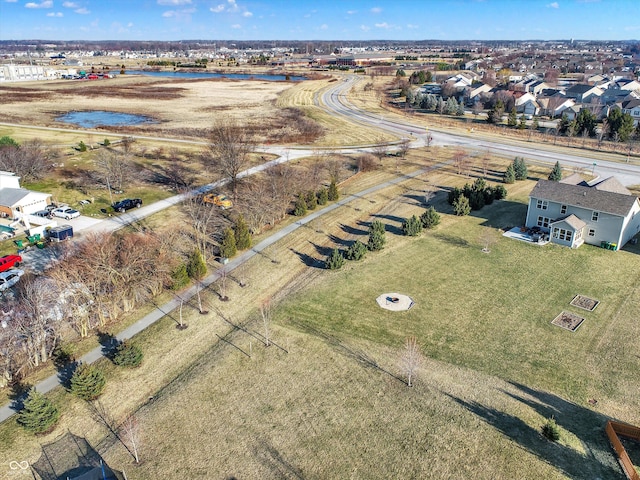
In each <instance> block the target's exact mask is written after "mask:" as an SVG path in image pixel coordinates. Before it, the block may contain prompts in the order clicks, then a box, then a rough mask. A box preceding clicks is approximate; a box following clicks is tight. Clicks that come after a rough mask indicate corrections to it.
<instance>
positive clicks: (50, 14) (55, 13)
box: [47, 12, 64, 18]
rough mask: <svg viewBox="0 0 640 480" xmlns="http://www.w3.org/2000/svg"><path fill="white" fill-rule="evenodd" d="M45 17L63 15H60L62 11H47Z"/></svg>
mask: <svg viewBox="0 0 640 480" xmlns="http://www.w3.org/2000/svg"><path fill="white" fill-rule="evenodd" d="M47 17H58V18H60V17H64V15H62V12H49V13H47Z"/></svg>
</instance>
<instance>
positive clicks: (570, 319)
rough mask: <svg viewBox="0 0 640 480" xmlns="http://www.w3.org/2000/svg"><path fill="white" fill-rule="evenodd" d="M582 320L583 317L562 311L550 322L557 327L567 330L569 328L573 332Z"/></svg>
mask: <svg viewBox="0 0 640 480" xmlns="http://www.w3.org/2000/svg"><path fill="white" fill-rule="evenodd" d="M582 322H584V318H583V317H580V316H578V315H576V314H575V313H571V312H564V311H563V312H562V313H560V314H559V315H558V316H557V317H556V318H554V319H553V320H552V321H551V323H553V324H554V325H556V326H558V327H562V328H566V329H567V330H571V331H572V332H575V331H576V330H577V329H578V327H579V326H580V325H581V324H582Z"/></svg>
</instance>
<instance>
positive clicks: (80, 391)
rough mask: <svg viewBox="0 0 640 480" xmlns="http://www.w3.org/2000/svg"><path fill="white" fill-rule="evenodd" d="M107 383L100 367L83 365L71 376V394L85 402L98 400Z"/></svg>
mask: <svg viewBox="0 0 640 480" xmlns="http://www.w3.org/2000/svg"><path fill="white" fill-rule="evenodd" d="M106 383H107V380H106V378H105V377H104V373H102V370H100V369H99V368H98V367H96V366H94V365H91V364H88V363H82V364H80V366H79V367H78V368H76V371H75V372H73V375H72V376H71V388H70V390H71V393H73V394H74V395H75V396H77V397H79V398H81V399H83V400H93V399H95V398H98V397H99V396H100V395H101V394H102V392H103V390H104V387H105V385H106Z"/></svg>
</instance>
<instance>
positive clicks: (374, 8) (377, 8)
mask: <svg viewBox="0 0 640 480" xmlns="http://www.w3.org/2000/svg"><path fill="white" fill-rule="evenodd" d="M380 12H382V9H381V8H380V7H373V8H372V9H371V13H380Z"/></svg>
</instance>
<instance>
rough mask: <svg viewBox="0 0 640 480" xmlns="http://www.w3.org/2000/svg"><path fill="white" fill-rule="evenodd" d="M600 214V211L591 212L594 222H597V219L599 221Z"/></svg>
mask: <svg viewBox="0 0 640 480" xmlns="http://www.w3.org/2000/svg"><path fill="white" fill-rule="evenodd" d="M598 215H599V213H598V212H593V213H592V214H591V221H592V222H597V221H598Z"/></svg>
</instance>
